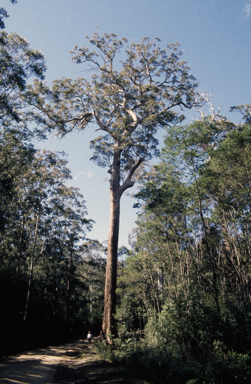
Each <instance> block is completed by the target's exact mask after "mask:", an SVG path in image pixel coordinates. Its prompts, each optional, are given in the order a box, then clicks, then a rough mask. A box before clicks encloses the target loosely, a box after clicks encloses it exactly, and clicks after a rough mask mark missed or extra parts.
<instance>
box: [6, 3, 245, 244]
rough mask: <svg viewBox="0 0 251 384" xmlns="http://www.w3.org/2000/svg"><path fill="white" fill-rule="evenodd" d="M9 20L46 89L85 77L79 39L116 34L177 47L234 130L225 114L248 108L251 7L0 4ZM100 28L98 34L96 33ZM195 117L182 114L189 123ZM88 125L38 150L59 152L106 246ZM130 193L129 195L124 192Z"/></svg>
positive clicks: (99, 174)
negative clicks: (39, 64) (30, 51)
mask: <svg viewBox="0 0 251 384" xmlns="http://www.w3.org/2000/svg"><path fill="white" fill-rule="evenodd" d="M1 7H3V8H5V9H6V10H7V11H8V13H9V16H10V17H9V18H8V19H7V20H6V23H5V24H6V30H7V32H17V33H19V34H20V35H22V36H23V37H24V38H25V39H27V40H28V41H29V42H30V44H31V46H32V47H34V48H36V49H39V50H41V51H42V52H43V53H44V55H45V57H46V59H47V74H46V81H47V82H48V83H50V82H51V81H53V80H55V79H59V78H61V77H69V78H76V77H88V76H89V74H88V72H86V71H85V70H86V67H84V66H83V65H81V66H80V65H76V64H74V63H73V62H72V61H71V56H70V54H69V51H70V50H72V49H73V47H74V46H75V45H78V46H79V47H81V46H84V45H87V43H88V42H87V40H86V39H85V36H86V35H88V36H92V34H93V33H94V32H97V30H99V32H100V33H104V32H107V33H115V34H121V37H123V36H125V37H127V39H128V41H129V43H130V42H132V41H135V42H140V41H141V39H142V37H144V36H149V37H150V38H153V37H159V38H160V39H161V43H160V45H161V46H162V47H164V46H165V45H166V44H168V43H174V42H179V44H180V48H181V50H182V51H183V59H184V60H186V61H187V64H188V65H189V66H190V67H191V73H192V74H193V75H194V76H195V77H196V79H197V80H198V81H199V82H200V84H199V87H198V88H199V89H200V90H203V91H207V92H209V93H211V94H212V95H213V104H214V105H215V106H216V108H218V107H219V106H220V105H222V109H221V111H222V113H223V114H225V115H227V116H228V117H229V118H231V119H232V120H234V121H235V122H238V121H239V120H240V116H238V115H233V114H229V113H228V111H229V108H230V107H231V106H234V105H240V104H245V103H250V102H251V97H250V96H251V0H18V3H17V4H15V5H13V4H11V3H10V1H9V0H2V1H1ZM97 28H99V29H97ZM196 116H197V115H196V113H195V112H194V113H189V114H187V117H188V120H187V121H186V123H188V122H189V119H192V118H196ZM93 135H94V132H93V125H91V126H90V127H89V128H88V130H86V131H85V132H84V133H83V132H81V133H72V134H70V135H68V136H66V138H65V139H62V140H55V139H54V138H52V137H51V138H49V139H48V140H47V141H46V142H42V143H39V144H38V145H39V147H40V148H46V149H51V150H53V151H65V152H66V153H67V154H68V161H69V163H68V166H69V168H70V169H71V171H72V176H73V180H72V181H71V183H70V184H71V185H73V186H74V187H78V188H80V191H81V193H82V194H83V195H84V198H85V200H86V206H87V210H88V213H89V217H90V218H92V219H93V220H95V222H96V224H95V225H94V228H93V231H92V233H90V237H91V238H97V239H98V240H99V241H101V242H102V241H105V240H106V239H107V237H108V227H109V183H108V181H107V180H106V181H105V179H108V174H107V173H106V170H104V169H102V168H99V167H97V166H96V165H94V164H93V163H92V162H91V161H90V160H89V159H90V157H91V151H90V149H89V145H88V144H89V141H90V140H91V139H92V138H93V137H94V136H93ZM129 192H130V191H129ZM133 203H134V199H132V198H130V197H128V196H123V197H122V207H121V225H120V245H125V246H127V245H128V243H127V239H128V234H129V233H130V231H131V229H132V227H133V226H134V221H135V220H136V211H135V210H134V209H133V208H132V205H133Z"/></svg>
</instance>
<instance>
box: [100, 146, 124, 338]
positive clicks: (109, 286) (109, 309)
mask: <svg viewBox="0 0 251 384" xmlns="http://www.w3.org/2000/svg"><path fill="white" fill-rule="evenodd" d="M120 153H121V151H120V150H117V151H115V153H114V161H113V165H112V168H111V171H110V173H111V179H110V227H109V236H108V247H107V262H106V277H105V297H104V315H103V324H102V332H103V335H106V336H107V335H108V338H109V335H112V334H114V333H115V332H116V328H115V319H114V314H115V307H116V292H115V291H116V286H117V257H118V239H119V217H120V198H121V194H122V193H121V190H120V183H119V181H120Z"/></svg>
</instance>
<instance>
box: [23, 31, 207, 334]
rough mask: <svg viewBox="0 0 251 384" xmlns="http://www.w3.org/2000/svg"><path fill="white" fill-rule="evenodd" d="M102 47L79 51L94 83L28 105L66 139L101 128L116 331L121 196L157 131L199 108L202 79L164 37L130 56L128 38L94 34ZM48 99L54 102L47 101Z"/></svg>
mask: <svg viewBox="0 0 251 384" xmlns="http://www.w3.org/2000/svg"><path fill="white" fill-rule="evenodd" d="M88 40H89V42H90V44H92V45H94V46H95V48H96V50H95V51H92V52H91V51H90V50H89V49H88V48H87V47H83V48H79V49H78V48H77V47H75V48H74V51H73V52H72V56H73V60H74V61H75V62H76V63H78V64H80V63H86V64H88V65H89V66H90V70H91V71H94V74H93V75H92V79H91V81H90V82H89V81H87V80H86V79H83V78H78V79H76V80H70V79H65V78H64V79H61V80H58V81H55V82H54V85H53V87H52V89H49V88H48V87H46V86H45V85H44V84H42V83H41V82H38V81H37V82H36V83H35V87H33V88H30V91H29V93H28V94H27V100H28V102H29V104H30V105H33V106H35V107H36V108H38V110H39V111H40V113H39V114H38V115H37V117H39V123H41V122H42V123H44V124H46V127H47V130H50V131H51V130H53V129H55V130H56V131H57V132H58V134H59V135H61V136H64V135H65V134H67V133H69V132H71V131H72V130H74V129H80V130H82V129H84V128H85V127H86V125H88V123H89V122H91V121H93V122H95V124H96V125H97V127H98V128H97V129H96V130H97V131H101V134H100V135H98V136H97V137H96V138H95V139H94V140H93V141H91V148H92V149H93V151H94V153H93V157H92V160H94V161H95V162H96V163H97V164H98V165H99V166H102V167H108V172H109V173H110V175H111V178H110V201H111V211H110V228H109V238H108V249H107V267H106V282H105V299H104V316H103V327H102V329H103V333H104V334H105V335H108V334H111V333H114V313H115V304H116V296H115V290H116V280H117V251H118V236H119V216H120V199H121V196H122V194H123V193H124V192H125V191H126V190H127V189H128V188H130V187H132V186H133V185H134V181H133V176H134V174H135V172H136V170H137V169H138V167H139V166H140V165H141V164H142V163H143V162H144V161H146V160H149V159H151V157H152V156H153V155H156V154H157V144H158V141H157V139H156V138H155V134H156V132H157V129H158V128H159V127H163V126H167V125H170V124H174V123H176V122H177V121H180V120H182V119H183V118H184V117H183V115H180V114H178V112H177V110H176V111H175V107H181V109H182V107H184V108H192V107H194V106H196V105H198V104H200V103H201V98H200V97H199V95H198V93H196V92H195V88H196V86H197V84H196V82H195V78H194V77H193V76H192V75H191V74H189V67H187V65H186V62H185V61H182V60H181V59H180V57H181V52H180V51H179V49H178V47H179V45H178V44H177V43H176V44H170V45H167V47H166V49H163V50H162V49H160V48H159V47H158V46H157V44H158V43H159V41H160V40H159V39H158V38H155V39H153V40H152V41H150V39H149V38H144V39H143V41H142V43H141V44H136V43H132V44H131V45H130V46H129V47H128V49H127V50H125V51H124V55H123V59H124V60H123V61H122V62H119V61H118V59H117V55H118V53H119V52H120V51H121V50H122V48H124V47H125V46H126V44H127V40H126V38H122V39H118V36H117V35H114V34H106V33H105V34H104V35H99V34H97V33H95V34H94V35H93V37H92V38H89V37H88ZM48 101H49V103H48Z"/></svg>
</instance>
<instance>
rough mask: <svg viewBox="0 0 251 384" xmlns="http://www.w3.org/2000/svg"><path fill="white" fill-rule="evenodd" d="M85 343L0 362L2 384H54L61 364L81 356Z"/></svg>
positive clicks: (43, 350)
mask: <svg viewBox="0 0 251 384" xmlns="http://www.w3.org/2000/svg"><path fill="white" fill-rule="evenodd" d="M85 344H86V342H85V341H81V340H80V341H78V342H75V343H69V344H65V345H62V346H57V347H48V348H44V349H37V350H34V351H30V352H27V353H24V354H22V355H19V356H16V357H8V358H6V359H4V360H2V361H0V383H20V384H30V383H32V384H52V383H53V376H54V373H55V370H56V367H57V365H58V364H59V362H61V361H64V360H67V361H68V360H71V359H73V358H74V356H76V354H79V353H80V351H81V349H82V347H83V346H85Z"/></svg>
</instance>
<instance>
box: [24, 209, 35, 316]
mask: <svg viewBox="0 0 251 384" xmlns="http://www.w3.org/2000/svg"><path fill="white" fill-rule="evenodd" d="M38 219H39V216H38V215H37V217H36V228H35V236H34V243H33V249H32V255H31V264H30V276H29V283H28V291H27V298H26V305H25V311H24V318H23V319H24V320H26V318H27V314H28V308H29V303H30V293H31V282H32V276H33V262H34V256H35V250H36V243H37V227H38Z"/></svg>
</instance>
